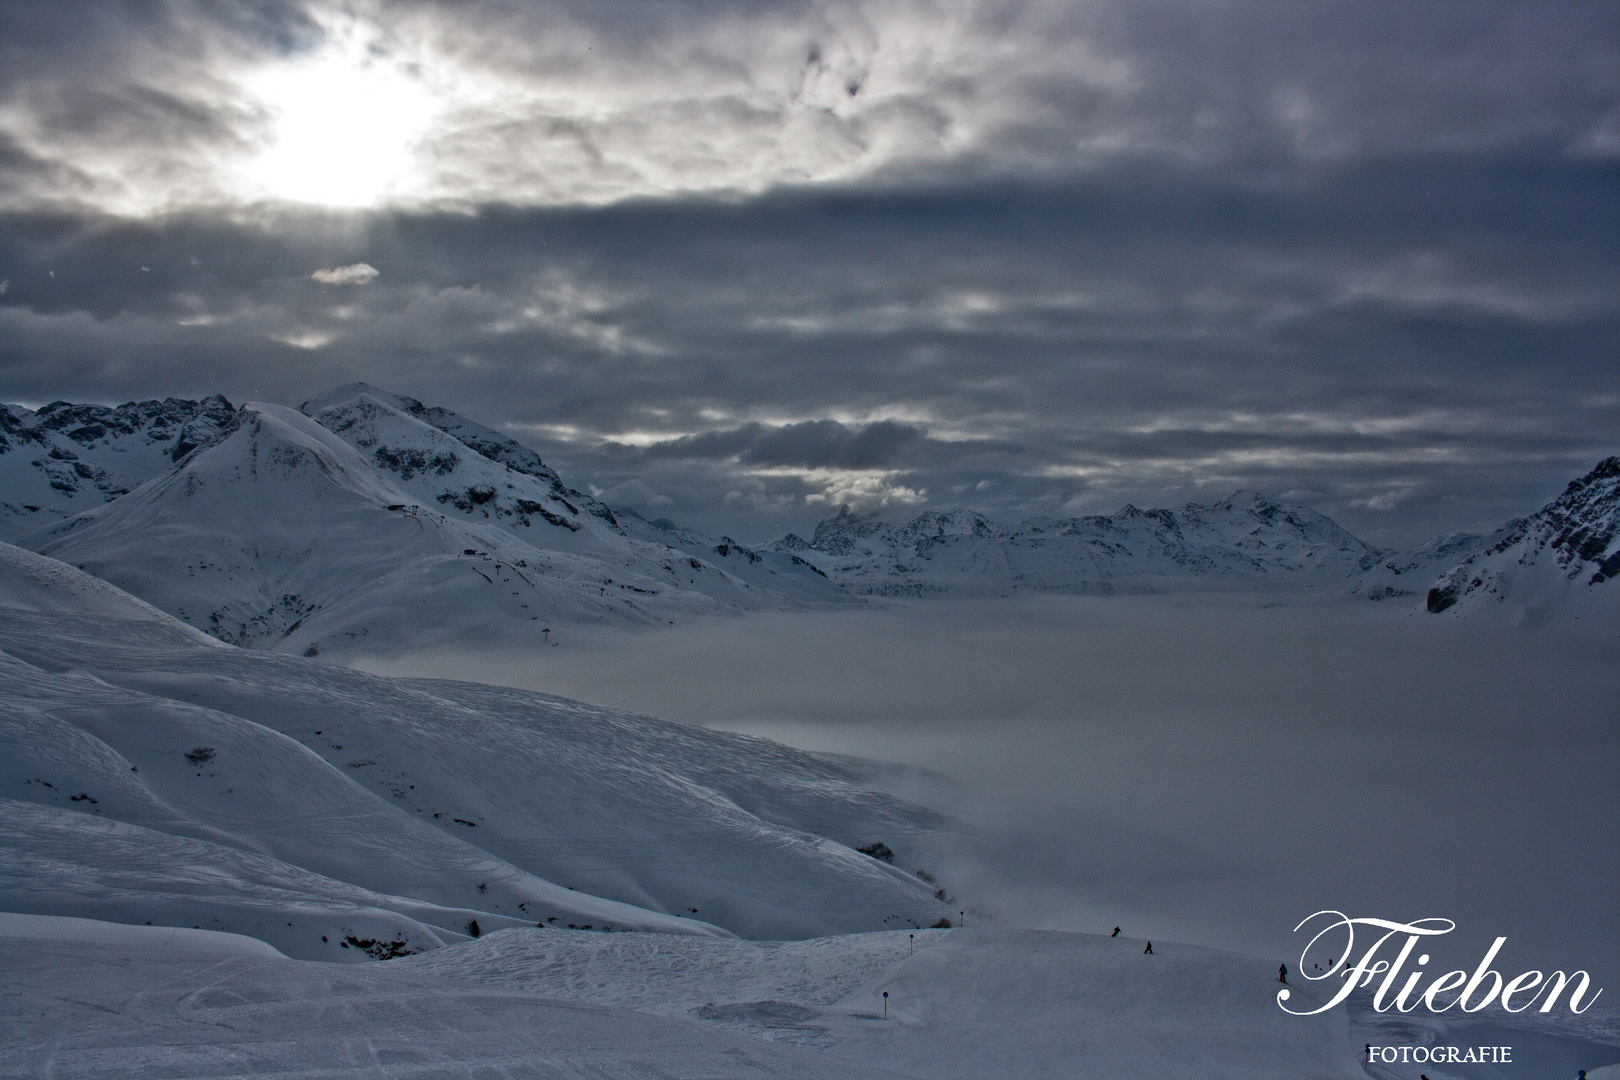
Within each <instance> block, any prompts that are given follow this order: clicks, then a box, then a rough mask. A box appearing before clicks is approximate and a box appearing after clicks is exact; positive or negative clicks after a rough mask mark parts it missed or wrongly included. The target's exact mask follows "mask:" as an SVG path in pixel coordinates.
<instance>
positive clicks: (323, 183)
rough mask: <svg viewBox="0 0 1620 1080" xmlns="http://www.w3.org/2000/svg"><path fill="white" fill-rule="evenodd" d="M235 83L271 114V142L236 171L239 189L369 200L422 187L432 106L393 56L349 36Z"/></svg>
mask: <svg viewBox="0 0 1620 1080" xmlns="http://www.w3.org/2000/svg"><path fill="white" fill-rule="evenodd" d="M243 85H244V87H245V88H246V89H247V90H248V92H249V93H250V94H252V95H253V96H254V97H255V98H256V99H258V101H259V102H260V103H261V104H262V105H263V106H264V108H265V109H266V110H267V111H268V113H269V114H270V117H271V139H270V141H269V143H268V144H267V145H266V146H265V147H264V148H263V149H262V150H261V151H260V152H259V153H258V154H257V155H256V156H254V157H252V158H250V159H249V160H248V161H246V162H245V163H243V166H242V168H241V170H240V182H241V185H242V188H243V191H242V194H243V195H244V196H246V197H248V198H250V199H260V198H269V199H283V200H287V201H290V202H301V203H313V204H317V205H320V206H333V207H367V206H376V205H378V204H380V203H383V202H386V201H388V200H390V199H391V198H397V197H399V196H402V195H408V194H410V193H414V192H420V191H421V190H422V187H423V183H424V180H425V177H424V175H423V170H422V168H421V165H420V162H419V159H418V150H419V148H420V145H421V142H422V139H423V137H424V136H425V135H426V133H427V131H428V129H429V128H430V126H431V125H432V123H433V121H434V119H435V117H436V115H437V114H438V112H439V107H438V105H437V103H436V100H435V97H434V95H433V94H432V93H430V91H429V89H428V87H427V86H426V85H425V82H424V80H423V79H422V78H421V77H420V76H419V75H412V74H411V73H410V72H409V71H408V70H407V69H406V68H404V67H403V66H402V65H400V64H399V63H397V62H395V61H392V60H390V59H388V58H387V57H381V56H377V55H374V54H373V53H372V52H371V51H370V50H369V49H368V48H366V47H365V46H364V45H363V44H360V43H358V42H356V41H354V40H353V39H352V38H351V39H350V40H349V41H335V42H332V43H330V44H329V45H328V46H327V47H326V48H324V49H323V50H322V51H321V52H319V53H317V54H316V55H314V56H312V57H308V58H305V59H302V60H298V61H294V62H292V63H287V64H280V65H277V66H275V67H273V68H265V69H261V70H260V71H258V72H255V73H254V74H252V75H251V76H248V77H246V78H244V79H243Z"/></svg>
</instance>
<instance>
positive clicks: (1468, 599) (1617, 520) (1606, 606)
mask: <svg viewBox="0 0 1620 1080" xmlns="http://www.w3.org/2000/svg"><path fill="white" fill-rule="evenodd" d="M1616 576H1620V457H1611V458H1606V459H1604V460H1603V461H1600V462H1598V464H1597V466H1596V467H1595V468H1593V469H1592V471H1591V472H1589V473H1587V474H1586V475H1585V476H1582V477H1581V478H1579V479H1578V480H1573V481H1571V482H1570V485H1569V487H1567V488H1565V489H1564V493H1563V494H1562V495H1560V496H1558V498H1556V499H1554V500H1553V501H1552V502H1550V503H1548V504H1547V505H1546V506H1544V507H1542V508H1541V509H1540V510H1538V511H1536V512H1535V513H1534V514H1531V515H1529V516H1528V517H1522V518H1517V519H1515V520H1513V521H1510V522H1508V523H1507V524H1506V525H1504V526H1503V527H1502V528H1501V529H1498V530H1497V531H1496V532H1495V533H1493V534H1492V535H1491V536H1490V537H1488V538H1486V539H1485V541H1484V542H1483V544H1482V545H1481V547H1480V549H1479V550H1478V551H1477V552H1475V553H1473V554H1471V555H1469V556H1468V557H1467V558H1465V559H1463V560H1461V561H1460V562H1458V563H1456V564H1455V565H1454V566H1453V567H1452V568H1451V569H1449V570H1447V571H1446V572H1445V573H1444V574H1442V575H1440V578H1439V580H1437V581H1436V582H1435V583H1434V586H1433V587H1432V588H1431V589H1429V591H1428V596H1427V607H1428V610H1429V611H1431V612H1434V613H1437V614H1438V613H1440V612H1451V613H1456V614H1466V613H1469V612H1474V611H1484V610H1496V611H1501V612H1503V613H1506V614H1507V615H1509V616H1510V617H1511V618H1513V619H1515V620H1517V621H1536V620H1539V619H1543V618H1547V617H1549V616H1552V615H1555V614H1557V613H1566V614H1572V615H1575V616H1577V617H1580V616H1582V615H1590V616H1593V617H1599V618H1607V619H1610V620H1616V621H1620V585H1615V584H1614V583H1613V581H1614V578H1615V577H1616Z"/></svg>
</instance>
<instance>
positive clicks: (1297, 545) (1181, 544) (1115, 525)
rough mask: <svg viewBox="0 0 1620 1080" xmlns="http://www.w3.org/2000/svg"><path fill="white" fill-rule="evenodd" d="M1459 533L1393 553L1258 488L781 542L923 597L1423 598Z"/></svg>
mask: <svg viewBox="0 0 1620 1080" xmlns="http://www.w3.org/2000/svg"><path fill="white" fill-rule="evenodd" d="M1465 543H1466V539H1465V538H1461V537H1456V538H1450V539H1449V540H1448V541H1446V542H1443V543H1437V544H1435V545H1431V548H1430V549H1428V550H1423V551H1419V552H1415V553H1408V554H1400V553H1397V552H1393V551H1389V550H1386V549H1381V548H1375V547H1373V546H1371V545H1369V544H1367V543H1365V542H1364V541H1362V540H1360V539H1358V538H1357V537H1355V536H1353V535H1351V534H1350V533H1349V532H1347V531H1346V530H1344V529H1343V528H1341V527H1340V526H1339V525H1338V524H1336V523H1335V522H1334V521H1333V520H1332V519H1330V518H1328V517H1326V516H1324V515H1322V514H1319V513H1317V512H1316V511H1315V510H1311V509H1309V508H1307V507H1303V506H1289V505H1286V504H1283V503H1278V502H1275V501H1273V500H1271V499H1267V498H1265V497H1263V496H1261V495H1257V494H1255V493H1253V492H1244V491H1239V492H1236V493H1234V494H1233V495H1232V496H1231V497H1229V498H1227V499H1224V500H1222V501H1221V502H1218V503H1215V504H1214V505H1212V506H1203V505H1199V504H1197V503H1188V504H1187V505H1185V506H1183V507H1181V508H1180V509H1177V510H1139V509H1137V508H1136V507H1134V506H1127V507H1125V508H1124V509H1123V510H1121V511H1119V512H1118V513H1117V514H1114V515H1112V516H1091V517H1078V518H1067V519H1057V518H1035V519H1031V520H1028V521H1023V522H1020V523H1018V524H1016V525H1013V526H1003V525H999V524H997V523H996V522H994V521H991V520H990V519H988V518H986V517H983V516H982V515H980V514H977V513H974V512H973V511H970V510H958V511H955V512H952V513H936V512H929V513H925V514H923V515H921V516H920V517H917V518H916V519H914V520H913V521H911V522H910V523H908V524H906V525H903V526H900V527H898V528H897V527H894V526H891V525H888V524H885V523H883V522H880V521H877V520H875V519H871V518H862V517H858V516H856V515H853V514H851V513H850V512H849V509H848V508H847V507H845V508H842V509H840V510H839V513H838V516H836V517H833V518H829V519H827V520H826V521H823V522H821V523H820V524H819V525H818V526H816V530H815V533H814V535H813V537H812V538H811V539H809V540H805V539H802V538H801V537H798V536H793V535H789V536H786V537H784V538H783V539H781V540H779V541H777V542H776V544H775V545H774V547H775V548H776V549H777V550H780V551H784V552H789V553H794V554H799V555H801V556H802V557H805V558H811V559H814V560H815V562H816V565H817V566H819V567H821V568H822V569H823V570H825V571H826V572H827V573H828V574H829V575H830V576H831V577H832V578H833V580H835V581H837V582H839V583H840V584H842V585H844V586H845V587H846V588H848V589H850V590H851V591H854V592H857V593H864V594H873V595H885V596H923V595H929V594H936V593H956V594H990V595H1005V594H1007V593H1011V592H1018V591H1039V592H1066V593H1098V594H1107V593H1132V592H1169V591H1180V590H1187V589H1208V590H1219V589H1301V588H1319V589H1322V590H1323V591H1324V593H1327V592H1332V593H1343V592H1357V593H1360V594H1362V595H1368V596H1374V597H1378V598H1382V597H1387V596H1418V595H1421V594H1422V591H1423V589H1424V588H1426V587H1427V585H1428V583H1429V582H1430V581H1432V580H1433V574H1434V573H1435V572H1437V571H1438V570H1439V569H1440V568H1442V567H1443V566H1445V565H1447V564H1448V563H1449V562H1450V561H1452V560H1453V559H1454V558H1455V555H1454V554H1453V552H1454V551H1455V547H1454V546H1451V545H1457V544H1465Z"/></svg>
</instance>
